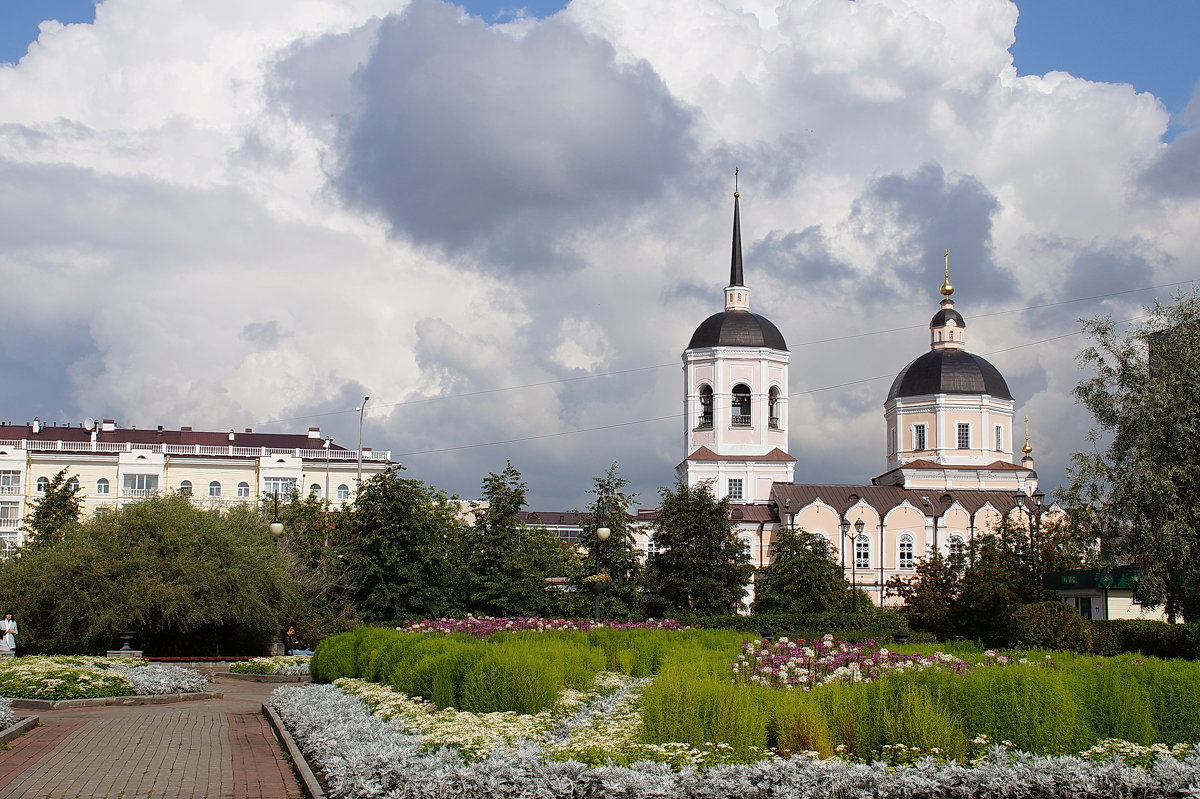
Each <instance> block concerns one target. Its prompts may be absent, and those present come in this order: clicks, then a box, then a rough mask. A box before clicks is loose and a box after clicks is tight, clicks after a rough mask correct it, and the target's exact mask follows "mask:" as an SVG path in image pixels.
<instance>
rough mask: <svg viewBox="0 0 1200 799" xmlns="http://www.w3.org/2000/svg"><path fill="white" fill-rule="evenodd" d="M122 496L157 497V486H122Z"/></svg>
mask: <svg viewBox="0 0 1200 799" xmlns="http://www.w3.org/2000/svg"><path fill="white" fill-rule="evenodd" d="M121 496H123V497H157V496H158V489H157V488H122V489H121Z"/></svg>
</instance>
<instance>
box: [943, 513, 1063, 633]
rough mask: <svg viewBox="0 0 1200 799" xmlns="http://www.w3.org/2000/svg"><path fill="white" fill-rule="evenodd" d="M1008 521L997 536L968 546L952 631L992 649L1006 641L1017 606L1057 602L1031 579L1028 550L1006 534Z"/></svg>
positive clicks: (980, 539) (982, 537)
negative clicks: (1009, 624)
mask: <svg viewBox="0 0 1200 799" xmlns="http://www.w3.org/2000/svg"><path fill="white" fill-rule="evenodd" d="M1008 529H1009V528H1008V527H1007V520H1005V522H1003V523H1002V524H1001V527H1000V529H999V534H998V535H983V536H979V537H978V538H976V539H975V540H974V541H972V542H971V544H970V546H969V547H968V558H967V559H968V565H967V567H966V570H965V571H964V572H963V576H962V581H961V583H960V585H961V590H960V593H959V596H958V601H957V602H956V603H955V605H954V613H953V625H952V626H953V629H954V630H956V631H957V632H958V633H959V634H961V635H965V636H967V637H969V638H974V639H977V640H980V641H983V642H984V643H987V644H990V645H993V646H1003V645H1005V644H1006V643H1007V642H1008V622H1009V618H1010V617H1011V616H1012V614H1013V613H1014V612H1015V611H1016V610H1017V607H1018V606H1020V605H1027V604H1031V603H1034V602H1042V601H1045V600H1047V599H1057V597H1056V596H1055V595H1054V594H1053V592H1047V591H1045V590H1044V589H1043V588H1042V586H1041V580H1040V579H1038V580H1036V581H1035V580H1033V579H1031V571H1030V566H1029V556H1028V552H1027V548H1026V547H1025V546H1023V545H1021V544H1020V542H1021V540H1022V537H1021V536H1013V535H1011V534H1010V533H1009V532H1008Z"/></svg>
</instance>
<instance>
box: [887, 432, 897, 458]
mask: <svg viewBox="0 0 1200 799" xmlns="http://www.w3.org/2000/svg"><path fill="white" fill-rule="evenodd" d="M888 454H889V455H894V454H896V428H894V427H889V428H888Z"/></svg>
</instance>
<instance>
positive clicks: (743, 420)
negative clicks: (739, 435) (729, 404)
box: [733, 383, 751, 427]
mask: <svg viewBox="0 0 1200 799" xmlns="http://www.w3.org/2000/svg"><path fill="white" fill-rule="evenodd" d="M750 421H751V420H750V387H749V386H747V385H746V384H745V383H738V384H737V385H736V386H734V387H733V426H734V427H749V426H750Z"/></svg>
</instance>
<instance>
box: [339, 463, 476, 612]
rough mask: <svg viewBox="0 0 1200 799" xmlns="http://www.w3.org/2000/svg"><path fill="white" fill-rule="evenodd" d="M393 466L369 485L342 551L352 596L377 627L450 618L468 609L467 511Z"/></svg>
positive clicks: (346, 529)
mask: <svg viewBox="0 0 1200 799" xmlns="http://www.w3.org/2000/svg"><path fill="white" fill-rule="evenodd" d="M402 469H403V467H400V466H393V467H390V468H388V469H387V470H386V471H384V472H382V473H380V474H377V475H375V476H374V477H372V478H371V479H370V480H367V481H365V482H364V483H363V485H362V490H361V491H360V492H359V495H358V499H357V500H356V501H355V504H354V511H353V513H352V514H350V515H349V517H348V519H347V521H346V523H345V524H342V525H340V528H341V530H342V534H340V535H338V536H336V540H335V541H332V542H331V543H334V544H335V551H336V553H337V554H338V555H340V556H341V560H342V562H343V564H344V566H343V569H344V574H345V576H346V579H347V581H348V582H349V583H350V584H351V585H352V588H351V589H350V590H349V596H350V599H351V601H352V603H353V605H354V606H355V607H356V608H357V609H358V611H359V612H360V613H361V614H362V616H363V618H364V619H366V620H367V621H372V622H392V621H399V620H403V619H425V618H436V617H438V616H446V615H450V614H452V613H454V612H455V611H457V610H460V609H461V608H462V596H461V573H460V569H459V567H458V563H459V559H458V555H459V552H460V548H461V543H460V542H461V540H462V538H463V535H464V533H465V529H466V525H465V523H464V522H463V521H462V519H461V518H460V506H459V503H458V502H457V501H456V500H454V499H453V498H451V497H449V496H447V495H446V494H445V493H444V492H442V491H440V490H438V489H436V488H433V487H432V486H429V485H426V484H425V483H423V482H421V481H420V480H412V479H409V478H406V477H403V476H401V472H402Z"/></svg>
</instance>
